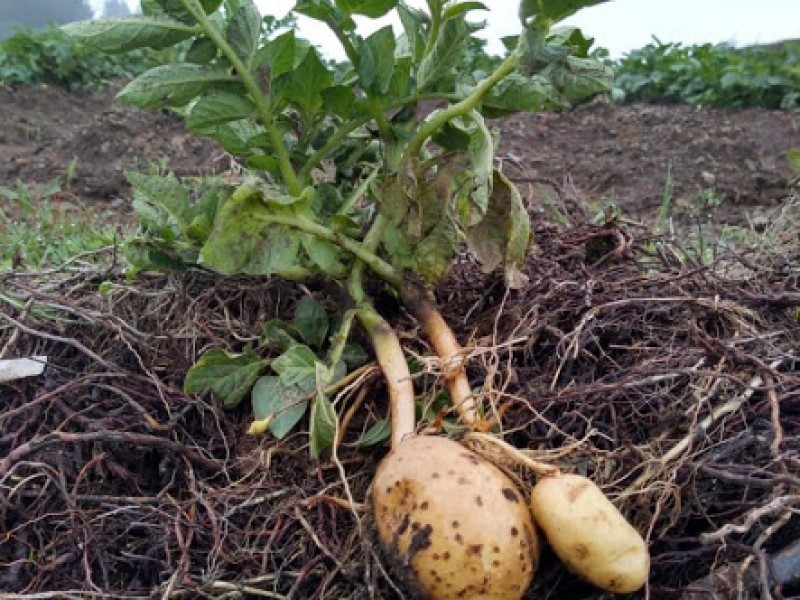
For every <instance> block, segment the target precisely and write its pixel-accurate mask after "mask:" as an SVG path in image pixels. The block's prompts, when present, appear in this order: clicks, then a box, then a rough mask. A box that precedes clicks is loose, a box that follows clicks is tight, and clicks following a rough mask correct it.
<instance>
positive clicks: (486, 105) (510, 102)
mask: <svg viewBox="0 0 800 600" xmlns="http://www.w3.org/2000/svg"><path fill="white" fill-rule="evenodd" d="M552 98H553V87H552V86H551V85H550V82H549V81H548V80H547V79H546V78H545V77H542V76H539V75H534V76H533V77H525V76H524V75H522V74H520V73H511V74H510V75H508V76H507V77H506V78H505V79H503V80H502V81H501V82H500V83H498V84H497V85H495V86H494V87H493V88H492V89H491V91H490V92H489V93H488V94H487V95H486V96H484V98H483V107H482V113H483V115H484V116H485V117H486V118H488V119H496V118H498V117H505V116H507V115H510V114H512V113H515V112H535V111H538V110H542V109H544V108H545V107H547V106H548V105H549V104H551V103H552Z"/></svg>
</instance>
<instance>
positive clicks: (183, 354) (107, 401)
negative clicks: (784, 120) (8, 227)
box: [0, 200, 800, 599]
mask: <svg viewBox="0 0 800 600" xmlns="http://www.w3.org/2000/svg"><path fill="white" fill-rule="evenodd" d="M565 211H566V209H565ZM566 212H567V213H568V212H569V211H566ZM799 215H800V203H798V201H797V200H788V201H787V202H786V203H785V204H784V209H783V212H782V213H780V214H778V215H777V216H776V218H775V219H774V220H773V224H772V225H771V227H770V229H768V230H767V231H766V232H765V233H764V234H763V235H762V236H761V241H760V244H759V245H758V246H756V247H753V248H750V249H738V250H737V249H729V250H727V251H725V252H723V253H721V254H720V255H719V256H718V257H717V258H716V259H714V260H713V261H710V262H706V263H702V262H699V261H697V260H695V259H693V258H692V256H693V253H692V252H691V251H690V250H689V249H686V248H682V247H681V246H680V245H679V244H678V243H677V242H675V241H674V240H671V239H668V238H666V237H663V236H655V235H652V234H650V233H648V231H647V230H644V229H637V228H636V227H633V226H626V227H623V226H622V225H620V224H619V223H609V224H606V225H599V226H598V225H590V224H587V223H586V222H584V221H581V220H580V219H573V220H572V222H571V223H570V224H569V225H568V226H566V227H560V228H556V227H555V226H552V225H548V224H541V225H540V226H539V227H538V230H537V232H536V240H537V242H538V245H539V247H540V251H539V253H538V254H536V255H535V256H533V257H531V258H530V259H529V263H528V265H527V274H528V275H529V277H530V283H529V285H528V286H527V287H526V288H525V289H523V290H520V291H516V292H506V291H505V290H504V288H503V284H502V277H501V276H499V275H490V276H484V275H482V274H479V272H478V269H477V268H476V267H475V266H474V265H473V264H472V263H471V262H470V261H469V260H465V261H464V262H463V263H462V264H460V265H459V266H458V267H457V268H456V269H455V270H454V272H453V273H452V274H451V275H450V277H449V278H448V279H447V280H446V281H445V282H444V283H443V284H441V285H440V286H439V289H438V290H437V293H438V296H439V301H440V303H441V305H442V307H443V309H444V312H445V314H446V315H456V314H463V315H467V317H466V318H465V319H464V320H463V321H462V322H460V323H458V324H456V329H457V333H458V334H459V336H460V339H461V341H462V342H467V343H466V344H465V346H466V347H468V348H470V349H471V354H470V357H469V362H468V371H469V375H470V380H471V382H472V384H473V386H475V387H476V388H477V389H478V390H479V393H480V394H481V396H482V398H483V399H484V400H487V401H488V402H489V404H490V405H491V406H492V408H493V413H494V416H495V417H496V418H495V420H494V421H493V422H494V423H502V428H503V432H504V434H505V439H506V440H507V441H509V442H510V443H512V444H513V445H514V446H516V447H517V448H520V449H523V452H524V453H525V454H526V455H527V456H528V457H529V458H531V459H532V460H544V461H552V462H555V463H556V464H558V465H559V466H560V467H561V468H562V469H563V470H565V471H572V472H577V473H581V474H588V475H591V477H592V478H593V480H594V481H596V482H597V483H598V485H599V486H600V487H601V488H602V489H603V490H604V491H605V492H606V493H607V494H608V495H609V496H610V497H611V498H612V499H613V500H614V502H615V504H616V505H617V507H618V508H620V509H621V511H622V512H623V513H624V514H625V515H626V517H627V518H628V519H629V520H630V521H631V522H632V523H633V524H634V525H635V526H636V527H637V529H639V531H642V532H645V534H646V538H647V539H648V541H649V544H650V550H651V554H652V558H653V564H652V575H651V580H650V582H649V584H648V588H647V591H648V593H649V595H650V597H655V598H697V597H709V596H708V594H717V595H718V597H736V594H737V593H741V594H743V595H744V597H762V598H768V597H771V598H787V597H789V596H791V595H793V594H797V593H800V579H798V576H797V561H798V554H799V553H800V549H798V545H797V543H796V539H797V538H798V536H800V515H799V514H798V510H800V500H798V498H800V496H798V490H799V489H800V475H798V474H800V325H799V324H798V320H797V319H798V313H797V311H798V307H800V246H798V233H800V232H799V231H798V229H800V218H798V217H799ZM0 278H1V279H0V281H1V282H2V283H1V284H0V290H2V291H0V307H1V308H0V358H18V357H28V356H45V355H46V356H48V363H49V364H48V367H47V369H46V371H45V374H44V375H43V376H41V377H39V378H30V379H21V380H18V381H15V382H10V383H3V384H0V589H3V590H7V591H8V593H6V594H5V595H3V597H4V598H6V597H7V598H34V597H35V598H55V597H59V598H90V597H102V596H104V595H105V596H113V597H118V598H156V597H162V598H167V597H171V598H201V597H206V598H229V597H230V598H232V597H253V598H255V597H265V598H365V597H377V598H390V597H396V596H397V593H398V592H397V587H396V585H395V583H394V582H393V581H392V580H391V579H390V578H389V576H388V575H387V573H388V570H387V569H386V568H385V564H384V563H383V561H384V559H383V557H382V556H381V555H380V553H379V552H378V551H377V548H376V545H375V543H374V531H373V529H372V527H371V525H370V523H369V522H368V519H367V518H365V517H363V516H362V512H361V511H360V509H361V508H362V507H361V506H360V505H359V502H361V501H363V500H364V499H365V498H366V497H367V486H368V485H369V482H370V480H371V478H372V473H373V472H374V469H375V465H376V464H377V462H378V460H379V459H380V458H381V457H382V455H383V454H384V452H385V449H383V448H380V447H378V448H371V449H367V450H364V449H356V448H354V447H353V444H352V442H353V441H354V440H355V439H356V438H357V437H358V436H359V435H360V433H361V432H363V431H364V430H365V429H366V428H367V427H368V426H369V425H371V424H372V423H373V422H374V421H375V420H377V419H378V418H381V417H382V416H384V413H385V410H386V407H385V403H384V401H383V400H382V390H381V389H380V383H379V380H378V379H377V377H375V376H374V372H370V371H367V373H371V375H370V376H369V377H366V378H365V379H366V382H365V385H368V386H372V389H371V390H370V393H369V394H368V395H367V397H366V400H364V398H363V394H362V395H361V396H359V395H358V394H355V393H351V394H350V396H351V397H356V396H359V397H358V398H357V399H356V400H355V402H363V405H362V406H361V408H360V410H359V411H358V412H356V413H355V414H353V413H352V411H351V413H350V415H349V416H348V421H349V426H348V428H347V431H344V432H343V435H342V438H341V443H340V445H339V446H338V447H337V448H336V452H335V455H334V457H333V458H331V459H329V460H324V461H321V462H314V461H312V460H311V459H310V458H309V455H308V450H307V448H306V447H305V446H304V444H305V443H306V442H305V440H306V439H307V437H306V436H305V435H303V434H302V433H298V434H295V435H293V436H291V437H289V438H287V439H285V440H283V441H282V442H280V443H276V442H275V441H274V440H272V439H270V438H268V437H258V438H254V437H250V436H246V435H245V431H246V428H247V424H248V415H247V414H246V412H245V411H244V410H241V411H239V410H237V411H233V412H224V411H222V410H221V408H220V407H219V406H217V405H216V404H215V403H214V401H213V400H212V399H211V398H206V397H189V396H187V395H186V394H184V393H183V391H182V377H183V374H184V373H185V372H186V370H187V368H188V367H189V366H190V365H191V364H192V362H193V361H194V360H195V358H196V357H197V356H198V355H199V353H200V352H202V351H203V349H205V348H207V347H210V346H212V345H214V346H222V347H227V348H229V349H231V350H241V349H242V348H244V347H245V346H246V345H247V344H248V343H253V342H254V341H255V340H257V338H258V336H259V333H260V326H261V324H262V323H263V322H264V321H265V320H266V319H268V318H272V317H275V316H279V315H287V314H291V312H292V309H293V306H294V305H295V304H296V302H297V301H298V300H299V298H300V297H302V294H304V293H306V292H310V293H313V294H314V296H315V297H316V298H317V299H318V300H320V301H321V302H323V303H325V305H326V307H327V308H329V309H331V310H334V311H335V310H337V309H342V308H344V306H342V305H341V297H342V296H341V294H339V293H338V292H337V290H335V289H323V288H319V289H310V290H304V289H301V288H299V287H297V286H294V285H292V284H289V283H283V282H280V281H277V280H272V281H269V280H264V279H247V278H236V279H235V280H223V281H214V280H213V279H211V278H209V277H207V276H206V275H205V274H204V273H202V272H199V271H194V272H190V273H188V274H185V275H180V276H178V275H174V276H166V275H158V276H156V275H141V276H139V277H138V278H137V279H136V280H134V281H128V280H126V279H125V277H124V274H123V273H122V271H121V269H120V268H119V266H118V265H115V264H114V261H113V256H111V255H109V257H108V264H107V266H106V268H105V269H104V270H101V269H99V268H97V267H89V266H84V265H82V264H80V263H73V264H71V265H68V266H66V267H64V268H62V269H55V270H51V271H47V272H39V273H33V272H24V271H16V272H8V273H5V274H3V275H1V276H0ZM101 282H106V283H105V284H104V285H103V293H102V294H101V293H99V292H98V286H99V285H100V283H101ZM375 292H376V293H379V290H378V288H376V290H375ZM379 299H380V302H382V303H383V304H385V309H386V311H388V313H387V314H390V315H392V319H393V324H394V325H395V326H396V327H398V329H399V330H400V331H404V332H405V333H406V334H405V335H404V336H403V340H404V344H405V346H406V349H407V351H408V352H410V353H411V354H414V355H416V356H418V357H420V358H421V361H420V365H421V366H420V370H419V371H418V373H419V375H418V378H417V380H416V385H417V392H418V397H419V398H421V399H422V400H423V401H427V400H430V399H432V398H433V397H434V396H435V394H436V393H437V391H438V390H439V389H440V388H441V380H440V379H439V378H438V377H437V374H438V371H437V364H436V362H435V361H431V360H427V359H425V357H427V356H430V355H431V354H432V352H431V351H430V349H428V348H426V347H424V346H423V345H422V343H421V342H419V341H418V338H417V337H416V336H415V335H413V330H414V329H415V327H416V324H415V323H414V321H413V320H412V319H411V318H410V317H408V316H407V315H406V314H405V313H404V312H403V311H402V309H401V308H400V307H399V305H396V304H395V302H396V301H395V300H394V299H393V298H392V297H390V296H388V295H384V296H382V297H379ZM345 400H347V399H343V400H342V402H341V403H339V404H337V405H336V407H337V410H338V411H339V415H340V418H341V417H342V416H343V415H344V413H345V412H347V408H348V407H347V405H346V404H344V402H345ZM500 417H502V418H500ZM449 418H450V415H447V414H440V415H439V416H438V418H437V419H436V420H435V421H433V422H431V423H430V426H431V427H436V426H439V425H441V422H442V421H443V420H447V419H449ZM511 475H512V476H514V477H516V478H517V479H519V480H523V481H525V480H529V481H528V482H529V483H530V482H532V480H533V475H532V474H531V473H528V472H525V471H524V470H522V469H517V470H516V471H515V472H513V473H511ZM792 561H794V562H792ZM793 565H794V566H793ZM542 594H546V595H547V597H549V598H570V599H578V598H599V597H601V595H602V594H601V593H600V592H597V591H596V590H594V589H593V588H591V587H590V586H588V585H585V584H581V583H579V582H577V581H576V580H575V579H574V578H572V577H567V576H565V571H564V570H563V568H561V567H560V566H558V564H557V561H556V560H555V559H554V558H553V557H552V556H551V555H550V556H548V554H547V553H546V554H545V555H544V564H543V565H542V567H541V568H540V571H539V574H538V575H537V579H536V581H535V582H534V586H533V588H532V591H531V597H541V595H542ZM703 594H706V595H705V596H703Z"/></svg>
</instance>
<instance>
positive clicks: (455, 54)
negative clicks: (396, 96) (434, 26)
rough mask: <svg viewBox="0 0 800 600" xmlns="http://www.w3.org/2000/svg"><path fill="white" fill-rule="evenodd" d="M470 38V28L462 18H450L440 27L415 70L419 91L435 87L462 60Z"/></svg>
mask: <svg viewBox="0 0 800 600" xmlns="http://www.w3.org/2000/svg"><path fill="white" fill-rule="evenodd" d="M469 39H470V30H469V27H468V26H467V23H466V21H464V20H463V19H451V20H449V21H446V22H445V24H444V25H443V27H442V30H441V33H440V34H439V37H438V39H437V40H436V42H435V43H434V45H433V48H432V50H431V51H430V53H429V54H428V55H427V56H425V58H423V59H422V62H421V63H420V65H419V70H418V71H417V89H418V91H420V92H424V91H428V90H429V89H431V88H434V87H436V84H437V82H438V81H439V80H440V79H442V78H443V77H445V76H446V75H450V74H451V73H452V72H453V70H454V69H455V67H456V66H457V65H458V64H459V63H460V62H461V61H462V60H463V58H464V53H465V52H466V51H467V47H468V45H469Z"/></svg>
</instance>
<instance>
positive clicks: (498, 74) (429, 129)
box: [406, 52, 519, 158]
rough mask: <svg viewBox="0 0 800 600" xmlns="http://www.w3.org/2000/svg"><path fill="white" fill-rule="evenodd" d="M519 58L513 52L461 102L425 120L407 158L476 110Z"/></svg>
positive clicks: (412, 139)
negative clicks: (444, 127) (455, 120)
mask: <svg viewBox="0 0 800 600" xmlns="http://www.w3.org/2000/svg"><path fill="white" fill-rule="evenodd" d="M518 60H519V58H518V56H517V55H516V54H515V53H513V52H512V53H511V54H509V55H508V57H507V58H506V59H505V60H504V61H503V62H502V63H500V65H499V66H498V67H497V69H495V70H494V72H493V73H492V74H491V75H489V76H488V77H486V79H484V80H483V81H481V82H480V83H479V84H478V85H477V87H476V88H475V89H474V90H472V93H471V94H470V95H469V96H467V97H466V98H464V99H463V100H462V101H461V102H458V103H456V104H453V105H451V106H449V107H448V108H446V109H445V110H443V111H441V112H438V113H436V114H435V115H433V116H432V117H431V118H430V119H429V120H428V121H425V122H424V123H423V124H422V125H421V126H420V128H419V129H418V130H417V133H416V134H414V137H412V138H411V140H410V141H409V142H408V145H407V146H406V158H408V157H411V156H417V155H418V154H419V152H420V150H421V149H422V146H423V144H425V142H426V141H427V140H428V139H429V138H430V137H431V136H433V135H434V134H435V133H436V132H437V131H439V130H440V129H441V128H442V127H443V126H444V125H445V124H446V123H447V122H448V121H451V120H453V119H455V118H457V117H461V116H464V115H466V114H468V113H469V112H470V111H472V110H474V109H475V108H476V107H477V106H478V104H479V103H480V101H481V100H482V99H483V97H484V96H485V95H486V94H487V93H488V92H489V90H491V89H492V88H493V87H494V86H495V85H496V84H497V83H498V82H499V81H501V80H502V79H503V78H504V77H505V76H506V75H508V74H509V73H511V72H512V71H513V70H514V69H515V68H516V66H517V61H518Z"/></svg>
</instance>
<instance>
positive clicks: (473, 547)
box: [467, 544, 483, 556]
mask: <svg viewBox="0 0 800 600" xmlns="http://www.w3.org/2000/svg"><path fill="white" fill-rule="evenodd" d="M481 552H483V544H470V545H469V546H467V556H472V555H477V554H480V553H481Z"/></svg>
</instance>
